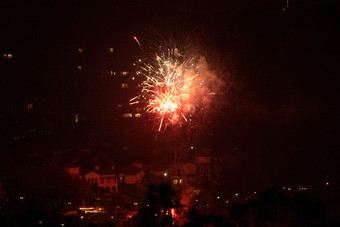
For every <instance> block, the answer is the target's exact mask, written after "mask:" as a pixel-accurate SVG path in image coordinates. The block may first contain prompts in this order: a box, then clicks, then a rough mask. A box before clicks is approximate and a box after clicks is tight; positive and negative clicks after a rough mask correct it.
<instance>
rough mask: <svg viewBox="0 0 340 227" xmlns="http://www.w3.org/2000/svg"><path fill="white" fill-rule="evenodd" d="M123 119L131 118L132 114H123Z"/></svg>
mask: <svg viewBox="0 0 340 227" xmlns="http://www.w3.org/2000/svg"><path fill="white" fill-rule="evenodd" d="M123 117H132V113H124V114H123Z"/></svg>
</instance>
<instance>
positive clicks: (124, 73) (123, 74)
mask: <svg viewBox="0 0 340 227" xmlns="http://www.w3.org/2000/svg"><path fill="white" fill-rule="evenodd" d="M127 74H128V72H121V73H120V75H122V76H126V75H127Z"/></svg>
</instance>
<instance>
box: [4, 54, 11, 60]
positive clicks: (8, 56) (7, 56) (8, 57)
mask: <svg viewBox="0 0 340 227" xmlns="http://www.w3.org/2000/svg"><path fill="white" fill-rule="evenodd" d="M3 57H4V58H7V59H11V58H12V57H13V55H12V54H4V55H3Z"/></svg>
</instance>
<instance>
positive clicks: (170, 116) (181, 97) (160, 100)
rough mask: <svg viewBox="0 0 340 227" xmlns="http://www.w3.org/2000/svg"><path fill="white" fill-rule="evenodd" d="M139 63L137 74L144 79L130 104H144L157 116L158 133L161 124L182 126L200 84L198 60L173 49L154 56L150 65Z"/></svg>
mask: <svg viewBox="0 0 340 227" xmlns="http://www.w3.org/2000/svg"><path fill="white" fill-rule="evenodd" d="M135 40H136V41H137V39H136V38H135ZM139 61H140V65H139V67H138V71H137V74H138V75H142V76H144V78H145V80H144V81H143V82H142V83H141V87H142V90H141V94H140V95H138V96H136V97H134V98H133V99H131V100H130V104H137V103H144V104H145V106H144V108H145V110H146V111H147V112H149V113H154V114H156V115H158V118H159V119H160V123H159V127H158V131H161V129H162V126H163V125H164V124H166V125H169V124H171V125H175V124H177V125H182V123H184V122H186V121H187V117H186V115H187V114H189V113H190V111H191V110H192V108H193V107H194V106H195V105H194V103H193V100H194V99H192V97H191V96H193V92H194V90H195V88H196V87H197V84H200V83H198V82H197V81H198V76H199V67H198V64H197V61H198V59H197V58H195V57H193V58H189V59H187V58H185V56H183V55H182V54H180V53H179V52H178V49H176V48H175V49H168V50H167V51H166V52H162V53H156V56H155V59H154V61H153V64H152V63H143V62H142V61H141V60H139Z"/></svg>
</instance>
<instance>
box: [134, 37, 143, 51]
mask: <svg viewBox="0 0 340 227" xmlns="http://www.w3.org/2000/svg"><path fill="white" fill-rule="evenodd" d="M133 38H134V40H136V42H137V43H138V46H139V47H140V49H141V50H142V51H143V47H142V45H141V44H140V42H139V40H138V39H137V36H134V37H133Z"/></svg>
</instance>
